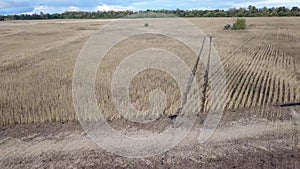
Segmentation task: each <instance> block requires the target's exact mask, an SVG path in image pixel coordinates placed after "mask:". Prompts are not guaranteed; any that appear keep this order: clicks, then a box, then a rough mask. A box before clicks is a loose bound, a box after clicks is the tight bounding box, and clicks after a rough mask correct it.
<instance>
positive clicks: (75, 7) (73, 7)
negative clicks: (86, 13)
mask: <svg viewBox="0 0 300 169" xmlns="http://www.w3.org/2000/svg"><path fill="white" fill-rule="evenodd" d="M79 10H80V9H79V8H78V7H77V6H70V7H69V10H68V11H79Z"/></svg>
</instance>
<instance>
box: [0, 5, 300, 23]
mask: <svg viewBox="0 0 300 169" xmlns="http://www.w3.org/2000/svg"><path fill="white" fill-rule="evenodd" d="M155 14H156V15H155ZM158 14H159V15H158ZM162 14H163V15H162ZM128 15H132V16H135V17H163V16H176V17H233V16H236V17H272V16H300V10H299V8H298V7H296V6H295V7H292V8H287V7H284V6H282V7H277V8H275V7H273V8H267V7H263V8H257V7H255V6H252V5H249V6H248V8H230V9H228V10H219V9H216V10H180V9H176V10H164V9H162V10H146V11H97V12H83V11H76V12H73V11H72V12H71V11H67V12H64V13H61V14H58V13H55V14H44V13H42V12H41V13H40V14H32V15H29V14H20V15H6V16H0V21H4V20H36V19H113V18H122V17H126V16H128Z"/></svg>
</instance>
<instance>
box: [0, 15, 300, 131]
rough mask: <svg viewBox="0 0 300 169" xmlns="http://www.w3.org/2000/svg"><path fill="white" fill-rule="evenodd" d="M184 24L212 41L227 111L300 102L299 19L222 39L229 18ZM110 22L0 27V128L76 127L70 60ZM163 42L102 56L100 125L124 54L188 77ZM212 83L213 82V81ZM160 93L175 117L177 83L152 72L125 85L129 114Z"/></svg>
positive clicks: (109, 109)
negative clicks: (154, 54) (145, 52)
mask: <svg viewBox="0 0 300 169" xmlns="http://www.w3.org/2000/svg"><path fill="white" fill-rule="evenodd" d="M188 21H189V22H191V23H192V24H194V25H196V26H197V27H198V28H199V29H200V30H202V31H203V32H204V33H205V34H207V35H210V36H212V37H213V45H214V47H215V48H216V50H217V52H218V53H219V56H220V58H221V63H222V65H223V67H224V70H225V73H226V80H227V93H228V94H227V95H226V96H222V97H226V98H225V99H226V109H227V110H234V109H243V108H251V107H266V106H272V105H280V104H283V103H296V102H299V101H300V92H299V90H300V89H299V80H300V69H299V61H300V58H299V52H300V51H299V45H300V43H299V41H300V31H299V30H300V29H299V28H300V22H299V21H300V19H299V18H247V26H248V27H247V29H246V30H245V31H224V30H223V26H224V25H225V24H226V23H231V22H232V18H214V19H209V18H202V19H199V18H197V19H195V18H191V19H188ZM108 22H109V20H79V21H77V20H53V21H10V22H1V23H0V24H1V25H0V30H1V35H0V36H1V41H0V49H1V50H0V52H1V53H0V56H1V57H0V62H1V65H0V71H1V76H0V78H1V80H0V83H1V85H0V86H1V95H0V110H1V111H0V116H1V118H0V119H1V122H0V123H1V125H12V124H18V123H36V122H42V123H43V122H48V121H73V120H75V119H76V116H75V113H74V108H73V105H72V77H73V71H74V66H75V63H76V59H77V57H78V55H79V52H80V50H81V48H82V47H83V45H84V44H85V41H87V40H88V38H89V36H91V35H92V34H93V33H95V32H96V31H97V30H98V29H100V28H101V27H102V26H103V25H105V24H106V23H108ZM166 40H167V39H166V37H163V36H158V35H140V36H136V37H133V38H131V39H127V40H124V41H122V42H121V43H120V44H118V45H119V46H117V47H116V49H113V50H111V51H110V53H108V54H107V56H106V57H105V59H104V61H103V65H104V66H102V67H101V70H98V75H97V80H96V84H97V85H96V96H97V101H98V103H99V105H100V106H102V107H103V113H104V115H105V117H106V118H108V119H110V120H113V119H119V118H120V117H121V116H120V115H119V114H118V113H117V111H116V110H115V108H114V105H113V103H112V101H111V97H110V96H111V93H110V86H109V85H110V84H109V82H110V80H111V78H112V72H113V71H114V70H115V68H116V66H117V65H118V63H120V61H121V60H122V59H124V57H125V56H126V54H128V53H130V52H132V51H135V50H137V49H138V48H142V47H143V46H147V47H160V48H164V49H167V50H169V51H172V52H173V53H175V54H177V55H179V56H181V57H182V59H183V60H184V61H185V62H186V63H187V65H188V66H190V68H191V69H192V66H193V63H194V62H195V57H193V55H194V54H193V53H192V52H191V51H190V52H189V51H188V50H186V49H184V48H185V47H184V46H182V45H180V44H179V43H178V42H176V41H173V42H172V41H170V40H169V41H168V43H165V41H166ZM149 45H150V46H149ZM120 49H122V50H120ZM124 49H126V50H124ZM199 70H200V71H198V75H197V80H198V82H199V84H200V88H201V84H203V78H202V77H203V73H204V68H203V66H202V68H201V69H199ZM218 76H219V74H217V73H216V74H212V75H211V79H212V80H214V79H218V78H219V77H218ZM158 86H159V87H161V88H162V89H163V91H164V92H166V95H167V99H168V106H167V109H166V110H165V111H164V112H163V115H171V114H174V113H176V111H177V110H178V106H179V98H180V93H179V92H178V90H177V89H176V87H177V86H176V82H175V81H174V80H172V78H171V77H168V75H167V74H164V73H163V72H157V71H155V70H150V71H148V72H147V71H145V72H143V73H141V74H139V75H138V76H136V77H135V78H134V79H133V81H132V82H131V90H130V97H131V98H132V101H133V103H134V105H135V107H136V108H137V109H138V110H146V109H147V108H148V107H149V103H148V100H147V99H148V95H147V94H148V93H149V91H150V90H151V89H153V88H155V87H158ZM214 106H218V100H211V99H209V98H208V100H207V107H208V109H209V108H211V107H214ZM81 118H85V117H81ZM86 118H87V117H86ZM90 118H92V117H90Z"/></svg>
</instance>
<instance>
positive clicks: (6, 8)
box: [0, 0, 300, 15]
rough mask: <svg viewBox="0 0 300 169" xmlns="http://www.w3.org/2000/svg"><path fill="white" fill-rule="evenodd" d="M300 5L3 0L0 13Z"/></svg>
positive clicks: (284, 1)
mask: <svg viewBox="0 0 300 169" xmlns="http://www.w3.org/2000/svg"><path fill="white" fill-rule="evenodd" d="M249 5H254V6H256V7H264V6H267V7H278V6H286V7H292V6H300V0H252V1H246V0H231V1H230V0H0V15H9V14H33V13H37V14H39V13H40V12H44V13H62V12H65V11H109V10H115V11H122V10H133V11H138V10H146V9H177V8H179V9H188V10H191V9H229V8H234V7H235V8H239V7H247V6H249Z"/></svg>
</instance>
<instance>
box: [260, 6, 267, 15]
mask: <svg viewBox="0 0 300 169" xmlns="http://www.w3.org/2000/svg"><path fill="white" fill-rule="evenodd" d="M261 13H262V16H269V10H268V8H267V7H263V8H262V10H261Z"/></svg>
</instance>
